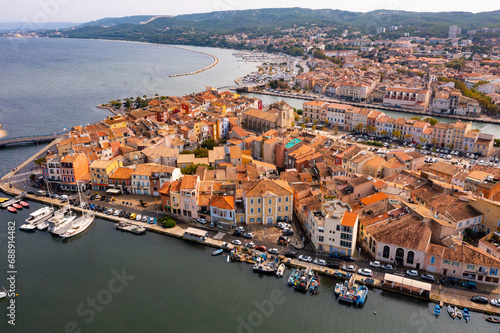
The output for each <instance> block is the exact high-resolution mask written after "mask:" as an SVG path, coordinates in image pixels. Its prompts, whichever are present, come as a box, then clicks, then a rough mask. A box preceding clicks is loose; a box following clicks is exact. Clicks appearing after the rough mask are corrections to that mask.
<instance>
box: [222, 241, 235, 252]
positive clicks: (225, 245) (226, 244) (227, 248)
mask: <svg viewBox="0 0 500 333" xmlns="http://www.w3.org/2000/svg"><path fill="white" fill-rule="evenodd" d="M222 248H223V249H226V250H231V249H232V248H233V247H232V245H231V244H229V243H226V242H224V243H222Z"/></svg>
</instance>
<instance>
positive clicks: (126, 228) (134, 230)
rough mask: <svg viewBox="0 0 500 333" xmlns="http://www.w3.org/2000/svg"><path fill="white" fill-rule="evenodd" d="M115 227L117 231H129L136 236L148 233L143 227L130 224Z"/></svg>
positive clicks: (125, 223)
mask: <svg viewBox="0 0 500 333" xmlns="http://www.w3.org/2000/svg"><path fill="white" fill-rule="evenodd" d="M115 226H116V229H119V230H123V231H128V232H131V233H133V234H136V235H139V234H142V233H145V232H146V228H144V227H143V226H139V225H135V224H132V223H129V222H118V223H117V224H115Z"/></svg>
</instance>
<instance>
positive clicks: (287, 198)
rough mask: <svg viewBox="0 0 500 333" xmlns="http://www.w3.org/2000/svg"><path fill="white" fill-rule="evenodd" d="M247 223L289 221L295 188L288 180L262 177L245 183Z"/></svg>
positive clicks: (244, 196) (244, 203)
mask: <svg viewBox="0 0 500 333" xmlns="http://www.w3.org/2000/svg"><path fill="white" fill-rule="evenodd" d="M243 206H244V208H245V215H246V221H245V223H246V224H255V223H259V224H273V223H277V222H280V221H289V220H291V219H292V214H293V210H292V209H293V190H292V189H291V187H290V185H289V184H288V182H287V181H284V180H270V179H262V180H258V181H254V182H246V183H243Z"/></svg>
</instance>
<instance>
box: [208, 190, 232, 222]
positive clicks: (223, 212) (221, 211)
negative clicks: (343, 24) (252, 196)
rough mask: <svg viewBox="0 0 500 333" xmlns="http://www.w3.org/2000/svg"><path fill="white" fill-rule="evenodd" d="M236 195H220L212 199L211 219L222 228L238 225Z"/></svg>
mask: <svg viewBox="0 0 500 333" xmlns="http://www.w3.org/2000/svg"><path fill="white" fill-rule="evenodd" d="M235 207H236V204H235V200H234V196H231V195H218V196H213V197H212V198H211V200H210V220H211V221H212V222H215V223H217V225H218V226H220V227H222V228H226V229H227V228H229V227H236V210H235Z"/></svg>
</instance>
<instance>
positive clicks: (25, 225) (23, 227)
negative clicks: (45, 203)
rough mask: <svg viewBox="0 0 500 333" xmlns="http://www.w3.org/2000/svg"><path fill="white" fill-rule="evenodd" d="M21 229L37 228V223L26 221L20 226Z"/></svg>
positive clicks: (30, 229) (31, 229)
mask: <svg viewBox="0 0 500 333" xmlns="http://www.w3.org/2000/svg"><path fill="white" fill-rule="evenodd" d="M19 229H20V230H24V231H33V230H35V229H36V225H34V224H31V223H25V224H23V225H22V226H20V227H19Z"/></svg>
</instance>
